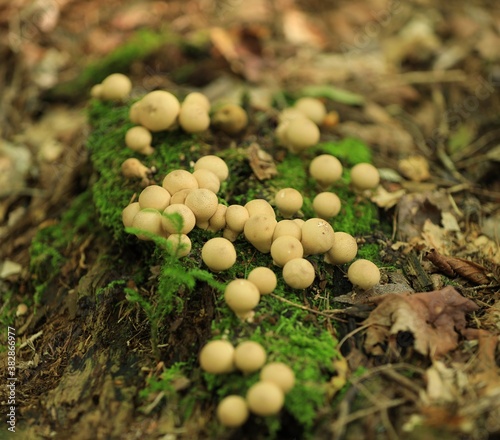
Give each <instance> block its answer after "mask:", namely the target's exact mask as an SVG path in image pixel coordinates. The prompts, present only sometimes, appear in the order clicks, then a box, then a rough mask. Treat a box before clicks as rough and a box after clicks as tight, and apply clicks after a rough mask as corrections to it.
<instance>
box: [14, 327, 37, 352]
mask: <svg viewBox="0 0 500 440" xmlns="http://www.w3.org/2000/svg"><path fill="white" fill-rule="evenodd" d="M42 335H43V330H40V331H39V332H38V333H35V334H34V335H32V336H30V337H29V338H28V339H26V341H24V342H23V343H22V344H21V345H20V346H19V350H21V349H22V348H24V347H26V346H27V345H29V344H32V343H33V341H34V340H35V339H38V338H39V337H40V336H42Z"/></svg>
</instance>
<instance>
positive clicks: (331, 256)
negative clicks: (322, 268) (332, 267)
mask: <svg viewBox="0 0 500 440" xmlns="http://www.w3.org/2000/svg"><path fill="white" fill-rule="evenodd" d="M357 253H358V244H357V243H356V239H355V238H354V237H353V236H352V235H350V234H348V233H346V232H334V233H333V246H332V247H331V248H330V250H328V251H327V252H326V254H325V262H327V263H329V264H344V263H349V262H350V261H352V260H354V258H355V257H356V254H357Z"/></svg>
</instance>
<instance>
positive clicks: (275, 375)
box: [260, 362, 295, 393]
mask: <svg viewBox="0 0 500 440" xmlns="http://www.w3.org/2000/svg"><path fill="white" fill-rule="evenodd" d="M260 380H262V381H267V382H273V383H275V384H276V385H278V386H279V387H280V388H281V389H282V391H283V392H284V393H288V391H290V390H291V389H292V388H293V386H294V385H295V373H294V372H293V370H292V369H291V368H290V367H289V366H288V365H286V364H284V363H283V362H271V363H269V364H267V365H265V366H264V368H262V370H261V371H260Z"/></svg>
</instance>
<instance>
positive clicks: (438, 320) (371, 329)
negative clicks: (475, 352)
mask: <svg viewBox="0 0 500 440" xmlns="http://www.w3.org/2000/svg"><path fill="white" fill-rule="evenodd" d="M372 302H375V303H378V306H377V308H376V309H375V310H373V311H372V312H371V314H370V316H369V317H368V319H366V321H365V324H366V325H368V330H367V333H366V340H365V349H366V351H367V352H368V353H371V354H373V355H381V354H383V350H382V347H381V346H382V345H383V344H385V343H386V342H387V341H389V340H390V339H392V340H394V339H395V337H396V335H398V333H400V332H403V333H406V332H409V333H411V334H412V336H413V347H414V348H415V350H416V351H417V352H419V353H421V354H423V355H428V356H429V357H431V358H437V357H439V356H442V355H444V354H446V353H448V352H449V351H451V350H453V349H455V348H456V346H457V344H458V333H457V331H459V332H461V331H462V330H464V329H465V325H466V321H465V313H468V312H472V311H475V310H477V309H478V306H477V305H476V304H475V303H473V302H472V301H471V300H469V299H467V298H464V297H463V296H462V295H460V294H459V293H458V292H457V291H456V290H455V289H454V288H453V287H451V286H447V287H445V288H443V289H441V290H435V291H432V292H425V293H416V294H414V295H410V296H407V295H384V296H382V297H376V298H373V299H372Z"/></svg>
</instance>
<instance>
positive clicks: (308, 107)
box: [294, 97, 326, 125]
mask: <svg viewBox="0 0 500 440" xmlns="http://www.w3.org/2000/svg"><path fill="white" fill-rule="evenodd" d="M294 107H295V108H296V109H297V110H299V111H300V112H302V113H303V114H304V115H306V116H307V117H308V118H309V119H310V120H311V121H313V122H314V123H315V124H317V125H321V124H322V123H323V120H324V119H325V116H326V107H325V104H323V103H322V102H321V101H320V100H319V99H316V98H308V97H305V98H300V99H299V100H297V102H295V105H294Z"/></svg>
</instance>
